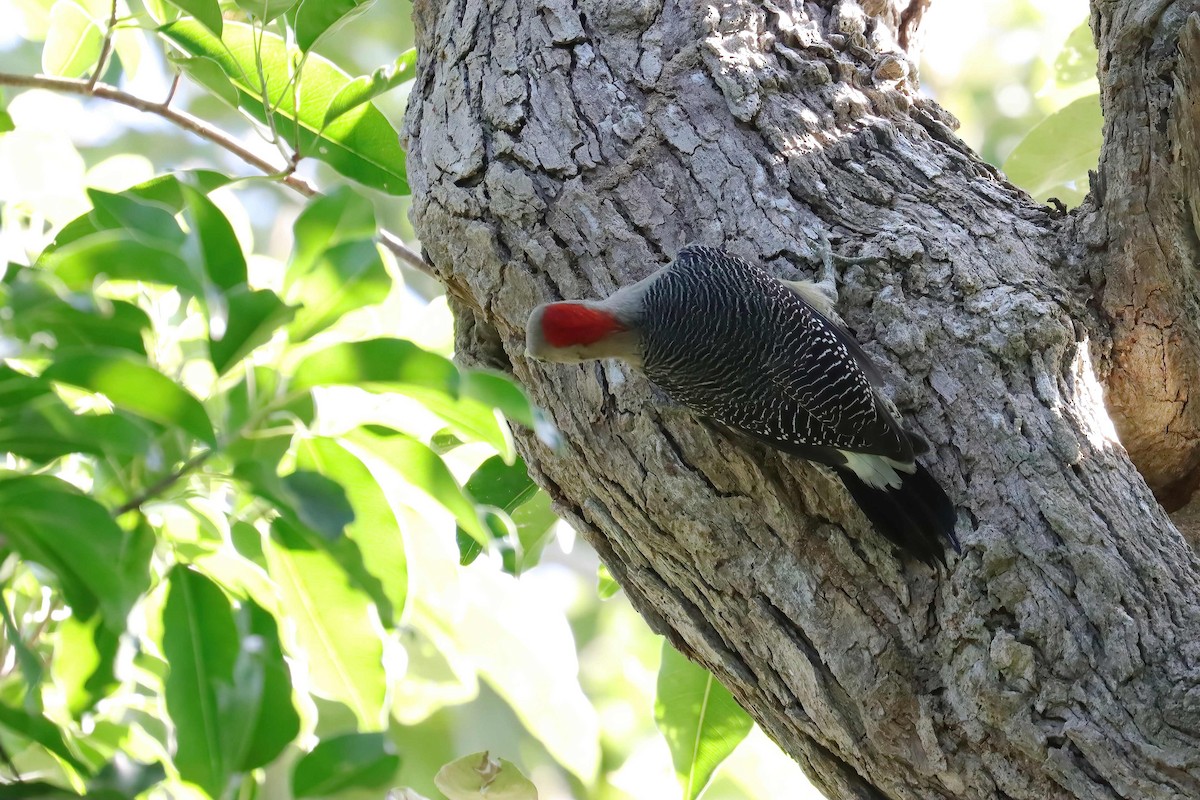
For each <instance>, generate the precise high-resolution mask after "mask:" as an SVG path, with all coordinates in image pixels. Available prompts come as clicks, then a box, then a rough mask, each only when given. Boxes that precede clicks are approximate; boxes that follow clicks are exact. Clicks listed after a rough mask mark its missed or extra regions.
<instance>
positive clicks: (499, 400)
mask: <svg viewBox="0 0 1200 800" xmlns="http://www.w3.org/2000/svg"><path fill="white" fill-rule="evenodd" d="M461 391H462V394H463V395H464V396H466V397H471V398H474V399H475V400H478V401H479V402H481V403H483V404H484V405H487V406H489V407H491V408H495V409H498V410H499V411H501V412H502V413H503V414H504V416H506V417H508V418H509V419H511V420H512V421H513V422H519V423H521V424H522V425H524V426H525V427H526V428H532V427H533V426H534V419H533V415H534V411H533V406H532V405H531V404H530V402H529V398H527V397H526V396H525V392H524V391H523V390H522V389H521V387H520V386H518V385H517V384H515V383H513V381H512V380H511V379H509V378H506V377H504V376H503V375H500V374H499V373H496V372H487V371H484V370H478V369H473V370H469V371H467V372H466V373H465V374H464V375H463V379H462V389H461Z"/></svg>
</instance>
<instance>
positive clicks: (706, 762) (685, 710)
mask: <svg viewBox="0 0 1200 800" xmlns="http://www.w3.org/2000/svg"><path fill="white" fill-rule="evenodd" d="M654 720H655V722H657V723H658V729H659V730H660V731H661V732H662V735H663V738H665V739H666V740H667V746H668V747H669V748H670V750H671V761H672V762H673V763H674V764H675V774H676V775H677V776H678V777H679V782H680V784H681V785H682V786H683V797H684V800H695V798H697V797H699V796H700V794H701V793H702V792H703V791H704V789H705V787H706V786H708V782H709V780H711V779H712V776H713V773H714V772H715V771H716V769H717V767H719V766H720V765H721V762H722V761H724V760H725V759H726V758H728V757H729V754H730V753H732V752H733V751H734V749H735V748H736V747H737V746H738V744H740V743H741V741H742V739H744V738H746V734H748V733H749V732H750V728H752V727H753V726H754V721H753V720H751V719H750V715H749V714H747V713H746V712H745V711H743V710H742V707H741V706H739V705H738V704H737V702H736V701H735V700H734V699H733V696H732V695H731V694H729V690H728V689H726V688H725V687H724V686H722V685H721V684H720V683H719V682H718V681H717V680H716V679H715V678H714V677H713V676H712V675H711V674H710V673H709V672H708V670H706V669H704V668H703V667H701V666H699V665H697V664H693V663H692V662H691V661H688V660H687V659H686V658H684V657H683V656H682V655H680V654H679V652H678V651H677V650H675V648H673V647H671V645H670V644H668V643H667V642H663V650H662V665H661V666H660V667H659V670H658V697H657V698H656V699H655V701H654Z"/></svg>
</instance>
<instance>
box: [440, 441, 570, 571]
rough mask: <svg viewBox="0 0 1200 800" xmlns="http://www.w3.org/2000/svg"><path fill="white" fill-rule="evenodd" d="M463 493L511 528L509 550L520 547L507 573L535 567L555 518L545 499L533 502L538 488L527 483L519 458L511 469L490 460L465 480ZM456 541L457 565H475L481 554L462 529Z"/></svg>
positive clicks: (496, 532)
mask: <svg viewBox="0 0 1200 800" xmlns="http://www.w3.org/2000/svg"><path fill="white" fill-rule="evenodd" d="M466 490H467V493H468V494H469V495H470V496H471V497H472V498H474V500H475V502H477V503H482V504H485V505H488V506H493V507H495V508H496V509H498V510H499V511H501V512H503V519H505V520H507V521H508V525H509V526H511V532H512V534H513V538H515V541H513V542H511V543H510V546H513V547H519V552H517V551H516V550H514V554H513V559H514V561H513V564H512V568H511V569H507V571H509V572H512V573H513V574H519V573H520V572H521V571H523V570H525V569H527V568H529V567H531V566H533V565H534V564H536V563H537V555H538V554H539V553H540V550H541V545H542V544H543V543H544V540H545V535H546V534H547V532H548V531H549V530H550V527H551V526H552V525H553V524H554V522H555V520H556V519H557V518H556V517H555V515H554V513H553V512H552V511H551V510H550V506H549V498H548V497H546V498H545V502H535V501H536V500H537V499H538V494H539V493H538V487H537V484H535V483H534V482H533V481H532V480H530V478H529V473H528V471H527V469H526V467H525V462H524V461H522V460H521V459H519V458H518V459H516V461H515V462H514V463H513V464H511V465H510V464H505V463H504V459H503V458H502V457H500V456H492V457H491V458H489V459H488V460H486V461H484V462H483V463H482V464H480V465H479V468H478V469H476V470H475V472H474V473H473V474H472V475H471V477H470V479H468V480H467V485H466ZM522 512H524V513H522ZM493 533H494V534H500V535H504V533H505V531H504V530H497V529H495V528H493ZM457 538H458V544H459V556H460V563H462V564H463V565H464V566H465V565H466V564H470V563H471V562H472V561H474V560H475V558H476V557H477V556H478V555H479V553H480V552H481V550H480V547H479V544H478V543H477V542H476V541H475V540H474V538H473V537H471V536H469V535H468V534H467V533H466V532H465V531H463V530H462V529H461V527H460V528H459V530H458V537H457Z"/></svg>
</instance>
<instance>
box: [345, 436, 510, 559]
mask: <svg viewBox="0 0 1200 800" xmlns="http://www.w3.org/2000/svg"><path fill="white" fill-rule="evenodd" d="M347 438H348V439H349V440H350V441H351V442H354V443H355V444H357V445H359V446H361V447H364V448H366V449H367V450H369V451H370V452H372V453H374V454H375V455H377V456H379V457H381V458H382V459H384V460H385V461H386V462H387V464H388V466H390V467H392V468H393V469H394V470H395V471H396V474H397V475H399V476H400V477H401V478H403V479H404V480H405V481H406V482H407V483H408V484H409V485H410V486H412V487H413V488H415V489H418V490H420V491H421V492H423V493H424V494H425V495H427V496H428V497H429V498H430V499H431V500H433V501H435V502H437V503H438V504H440V505H441V506H442V507H443V508H445V509H446V510H447V511H449V512H450V513H451V514H453V515H454V518H455V519H456V520H457V521H458V525H459V527H460V528H462V530H463V531H465V532H466V533H467V535H468V536H470V537H471V538H473V539H474V540H475V541H476V542H478V543H479V544H480V545H482V546H483V547H484V548H486V547H487V546H488V542H489V541H491V538H492V536H491V534H490V533H489V532H488V530H487V528H486V527H485V526H484V524H483V522H482V521H481V520H480V518H479V512H478V511H477V510H476V509H475V503H474V502H473V501H472V500H471V498H470V497H469V496H468V495H467V494H466V493H465V492H464V491H463V489H462V487H461V486H459V485H458V481H457V480H455V478H454V475H453V474H452V473H451V472H450V470H449V468H448V467H447V466H446V464H445V462H443V461H442V459H441V457H440V456H438V454H437V453H435V452H433V451H432V450H430V449H429V447H428V446H427V445H425V444H423V443H421V442H418V441H417V440H416V439H412V438H409V437H408V436H405V435H404V434H402V433H399V432H398V431H393V430H390V429H388V428H381V427H378V426H372V427H371V429H370V430H365V429H360V430H358V431H355V432H353V433H351V434H350V435H349V436H348V437H347Z"/></svg>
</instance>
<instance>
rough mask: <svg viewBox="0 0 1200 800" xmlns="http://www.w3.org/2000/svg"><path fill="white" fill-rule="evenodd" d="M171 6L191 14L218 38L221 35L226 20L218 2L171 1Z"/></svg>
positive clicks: (197, 0)
mask: <svg viewBox="0 0 1200 800" xmlns="http://www.w3.org/2000/svg"><path fill="white" fill-rule="evenodd" d="M170 3H171V5H173V6H175V7H177V8H179V9H181V10H182V11H183V12H184V13H185V14H191V15H192V16H193V17H195V18H196V19H197V20H199V21H200V24H202V25H203V26H204V27H206V28H208V29H209V30H210V31H212V32H213V33H214V34H216V35H217V36H220V35H221V30H222V26H223V23H224V19H223V17H222V16H221V6H220V5H219V4H218V3H217V0H170Z"/></svg>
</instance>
